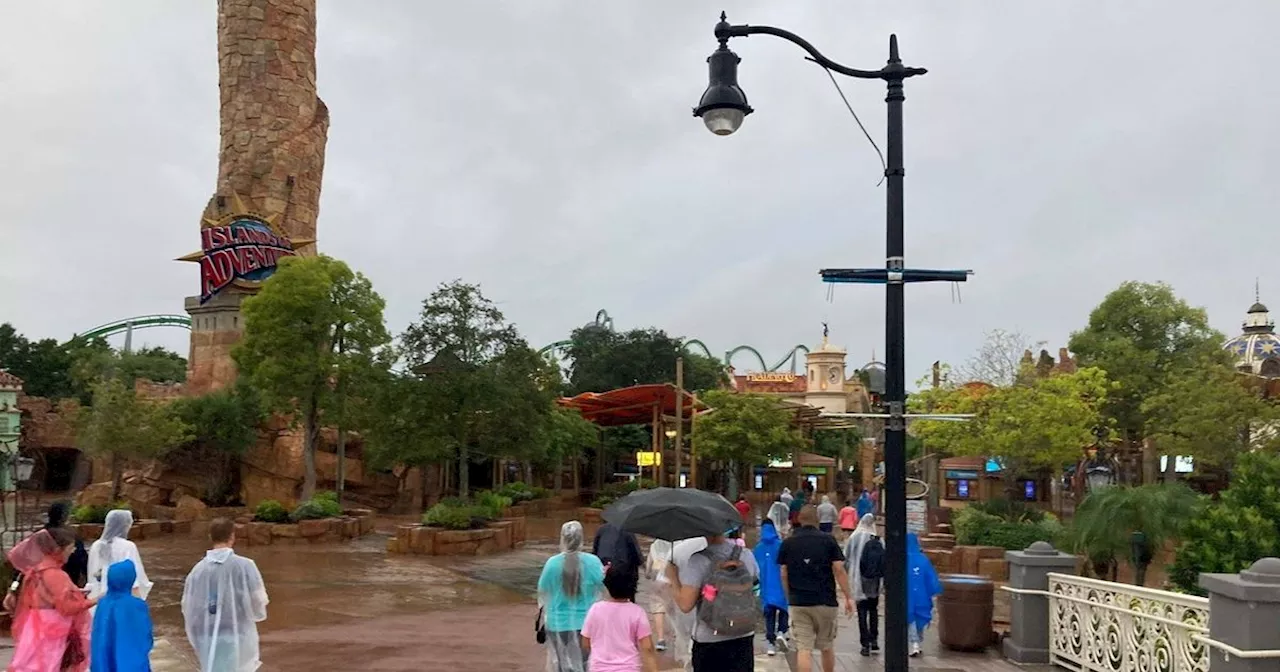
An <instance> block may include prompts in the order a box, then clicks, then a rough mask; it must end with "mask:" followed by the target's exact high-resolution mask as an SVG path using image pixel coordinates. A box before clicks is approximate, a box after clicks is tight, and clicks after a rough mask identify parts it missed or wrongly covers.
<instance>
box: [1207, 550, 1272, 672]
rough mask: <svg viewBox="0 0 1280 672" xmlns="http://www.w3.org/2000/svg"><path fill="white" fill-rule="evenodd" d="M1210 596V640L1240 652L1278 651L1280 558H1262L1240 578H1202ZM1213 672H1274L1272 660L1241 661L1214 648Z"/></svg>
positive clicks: (1212, 651) (1231, 575)
mask: <svg viewBox="0 0 1280 672" xmlns="http://www.w3.org/2000/svg"><path fill="white" fill-rule="evenodd" d="M1200 587H1201V588H1204V589H1205V590H1206V591H1208V592H1209V613H1210V617H1209V638H1210V639H1214V640H1217V641H1219V642H1222V643H1224V644H1229V645H1231V646H1233V647H1235V648H1237V649H1240V650H1242V651H1264V650H1276V649H1280V627H1277V624H1280V558H1263V559H1261V560H1259V561H1257V562H1255V563H1253V566H1252V567H1250V568H1249V569H1246V570H1244V571H1242V572H1240V573H1239V574H1201V575H1200ZM1209 655H1210V660H1211V661H1212V666H1213V672H1277V671H1280V660H1277V659H1275V658H1253V659H1250V658H1241V657H1239V656H1232V655H1229V654H1228V653H1227V652H1226V651H1223V650H1222V649H1219V648H1217V647H1213V648H1211V649H1210V651H1209Z"/></svg>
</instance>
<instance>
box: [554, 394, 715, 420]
mask: <svg viewBox="0 0 1280 672" xmlns="http://www.w3.org/2000/svg"><path fill="white" fill-rule="evenodd" d="M680 398H681V400H682V402H683V403H681V404H680V407H681V408H682V411H681V413H682V417H685V418H689V417H691V416H693V415H694V414H695V413H698V412H701V411H705V410H706V408H707V405H706V404H703V403H701V402H699V401H698V400H697V399H695V398H694V396H693V393H691V392H689V391H688V390H685V391H684V393H683V394H682V395H680ZM676 399H677V395H676V387H675V385H670V384H659V385H634V386H632V387H623V388H620V389H617V390H610V391H608V392H583V393H582V394H579V395H578V396H576V397H566V398H562V399H560V400H559V402H558V403H559V404H560V405H561V406H564V407H566V408H575V409H577V410H578V412H579V413H581V414H582V417H583V418H586V419H587V420H590V421H591V422H594V423H595V424H597V425H599V426H601V427H621V426H623V425H648V424H651V423H652V422H653V411H654V408H657V409H658V414H659V415H661V416H664V417H665V416H672V417H674V416H675V414H676V408H677V401H676Z"/></svg>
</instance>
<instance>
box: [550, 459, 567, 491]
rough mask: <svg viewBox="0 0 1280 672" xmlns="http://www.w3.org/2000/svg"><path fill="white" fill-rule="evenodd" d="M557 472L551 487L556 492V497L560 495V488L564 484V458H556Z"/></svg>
mask: <svg viewBox="0 0 1280 672" xmlns="http://www.w3.org/2000/svg"><path fill="white" fill-rule="evenodd" d="M555 469H556V474H555V477H554V480H552V481H551V487H552V489H554V490H555V492H556V497H559V496H560V490H561V489H563V486H564V458H563V457H562V458H560V459H558V460H556V466H555Z"/></svg>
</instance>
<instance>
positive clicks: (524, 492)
mask: <svg viewBox="0 0 1280 672" xmlns="http://www.w3.org/2000/svg"><path fill="white" fill-rule="evenodd" d="M496 492H497V494H499V495H502V496H503V497H507V498H510V499H511V502H512V504H522V503H524V502H528V501H532V500H535V499H546V498H548V497H550V496H551V491H549V490H547V489H546V488H539V487H537V486H529V485H528V484H526V483H521V482H520V481H516V482H515V483H508V484H506V485H504V486H502V487H501V488H498V489H497V491H496Z"/></svg>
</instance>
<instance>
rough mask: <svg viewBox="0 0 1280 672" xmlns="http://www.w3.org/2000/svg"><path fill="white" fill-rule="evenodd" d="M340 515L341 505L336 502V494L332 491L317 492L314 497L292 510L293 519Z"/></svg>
mask: <svg viewBox="0 0 1280 672" xmlns="http://www.w3.org/2000/svg"><path fill="white" fill-rule="evenodd" d="M341 515H342V507H341V506H340V505H339V504H338V496H337V495H336V494H334V493H332V492H317V493H316V494H315V496H314V497H312V498H311V499H308V500H307V501H305V502H303V503H301V504H299V505H298V508H296V509H294V510H293V519H294V520H316V519H319V518H337V517H338V516H341Z"/></svg>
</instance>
